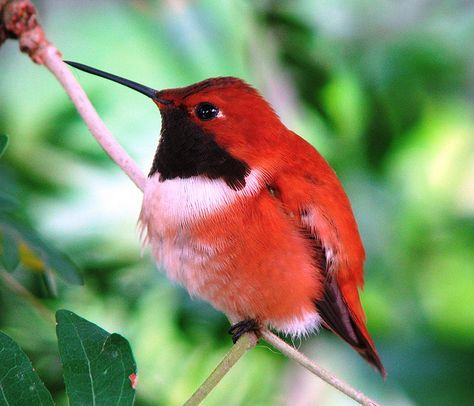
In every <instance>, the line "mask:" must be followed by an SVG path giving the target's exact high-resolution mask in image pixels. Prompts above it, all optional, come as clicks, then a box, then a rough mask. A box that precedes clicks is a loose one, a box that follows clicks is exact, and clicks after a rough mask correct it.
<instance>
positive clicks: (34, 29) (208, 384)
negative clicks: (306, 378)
mask: <svg viewBox="0 0 474 406" xmlns="http://www.w3.org/2000/svg"><path fill="white" fill-rule="evenodd" d="M2 8H3V10H2ZM0 13H1V15H0V17H1V18H2V19H3V22H4V23H5V25H4V26H3V27H2V26H1V24H0V44H1V42H2V41H3V40H4V39H5V38H6V37H9V38H18V39H19V42H20V49H21V50H22V51H23V52H26V53H28V55H29V56H30V57H31V59H32V60H33V61H34V62H35V63H39V64H45V65H46V67H47V68H48V69H49V70H50V71H51V72H52V73H53V75H54V76H55V77H56V78H57V79H58V80H59V82H60V83H61V85H62V86H63V87H64V89H65V91H66V93H67V94H68V95H69V97H70V98H71V100H72V101H73V103H74V104H75V106H76V108H77V110H78V111H79V114H80V115H81V116H82V118H83V119H84V121H85V122H86V125H87V127H88V128H89V130H90V131H91V133H92V135H93V136H94V138H95V139H96V140H97V142H98V143H99V144H100V145H101V146H102V148H103V149H104V150H105V151H106V152H107V154H108V155H109V156H110V157H111V158H112V160H113V161H114V162H115V163H116V164H117V165H118V166H119V167H120V168H121V169H122V170H123V171H124V172H125V173H126V174H127V175H128V177H129V178H130V179H131V180H132V181H133V182H134V183H135V185H136V186H137V187H138V188H139V189H140V190H143V187H144V184H145V179H146V178H145V176H144V175H143V173H142V172H141V171H140V169H139V167H138V166H137V165H136V163H135V162H134V161H133V160H132V159H131V158H130V157H129V155H128V154H127V153H126V152H125V150H124V149H123V148H122V147H121V146H120V145H119V144H118V143H117V141H116V140H115V139H114V137H113V136H112V134H111V133H110V131H109V130H108V129H107V128H106V126H105V124H104V123H103V122H102V120H101V119H100V117H99V115H98V114H97V112H96V111H95V109H94V108H93V106H92V104H91V103H90V101H89V100H88V98H87V96H86V94H85V93H84V91H83V90H82V88H81V87H80V85H79V84H78V83H77V81H76V80H75V78H74V76H73V75H72V74H71V72H70V71H69V69H68V68H67V66H66V65H65V64H64V63H63V62H62V60H61V56H60V55H61V54H60V53H59V51H58V50H57V49H56V48H55V47H54V46H53V45H51V44H50V43H49V42H48V41H47V39H46V37H45V36H44V32H43V30H42V28H41V26H40V25H39V24H38V23H37V20H36V10H35V8H34V6H33V5H32V4H31V2H30V1H29V0H0ZM20 286H21V285H20ZM23 289H24V288H23ZM28 293H29V292H28ZM262 336H263V337H264V338H265V340H266V341H267V342H268V343H270V344H272V345H273V346H274V347H275V348H277V349H279V350H280V351H281V352H282V353H283V354H285V355H286V356H287V357H288V358H291V359H293V360H294V361H296V362H298V363H299V364H301V365H302V366H303V367H304V368H306V369H307V370H308V371H310V372H312V373H313V374H315V375H316V376H318V377H320V378H321V379H322V380H324V381H325V382H327V383H328V384H329V385H331V386H333V387H334V388H336V389H338V390H339V391H341V392H343V393H344V394H346V395H347V396H349V397H351V398H352V399H354V400H355V401H357V402H359V403H360V404H362V405H369V406H376V405H377V403H375V402H374V401H372V400H370V399H368V398H367V397H366V396H365V395H363V394H362V393H360V392H358V391H357V390H355V389H354V388H352V387H351V386H349V385H348V384H346V383H344V382H342V381H341V380H339V379H337V378H336V377H334V376H333V375H331V374H329V373H328V372H327V371H325V370H324V369H322V368H320V367H319V366H317V365H316V364H315V363H314V362H313V361H311V360H310V359H308V358H307V357H305V356H304V355H303V354H301V353H300V352H299V351H297V350H296V349H295V348H293V347H291V346H290V345H288V344H287V343H285V342H284V341H283V340H281V339H280V338H278V337H277V336H276V335H274V334H273V333H271V332H270V331H268V330H264V331H262ZM253 340H254V337H253V334H250V335H249V334H246V335H245V336H244V337H242V338H241V339H240V340H239V341H238V342H237V344H236V345H234V346H233V347H232V349H231V350H230V351H229V353H228V354H227V355H226V356H225V357H224V359H223V361H222V362H221V363H220V364H219V365H218V366H217V367H216V369H215V370H214V371H213V372H212V373H211V375H210V376H209V377H208V379H206V381H205V382H204V383H203V385H201V387H200V388H199V389H198V390H197V391H196V392H195V394H194V395H193V396H192V397H191V398H190V400H189V401H188V403H187V404H188V405H197V404H199V403H200V402H201V401H202V400H203V399H204V398H205V397H206V396H207V394H208V393H209V392H210V391H211V390H212V389H213V388H214V387H215V386H216V385H217V384H218V383H219V381H220V380H221V379H222V377H224V376H225V374H226V373H227V372H228V371H229V370H230V369H231V368H232V366H233V365H235V363H236V362H237V361H238V360H239V359H240V358H241V357H242V356H243V355H244V354H245V353H246V351H247V350H248V349H249V348H252V347H253V346H254V344H252V343H253ZM189 402H193V403H189Z"/></svg>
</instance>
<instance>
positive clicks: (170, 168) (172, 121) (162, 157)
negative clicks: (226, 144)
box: [148, 107, 250, 190]
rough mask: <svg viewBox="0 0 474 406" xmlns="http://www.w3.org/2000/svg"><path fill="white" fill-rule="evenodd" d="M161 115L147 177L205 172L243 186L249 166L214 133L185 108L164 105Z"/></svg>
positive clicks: (200, 173)
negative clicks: (155, 149)
mask: <svg viewBox="0 0 474 406" xmlns="http://www.w3.org/2000/svg"><path fill="white" fill-rule="evenodd" d="M161 118H162V124H161V139H160V143H159V145H158V149H157V151H156V154H155V157H154V159H153V165H152V167H151V170H150V173H149V174H148V176H152V175H153V174H155V173H156V172H159V174H160V180H161V181H165V180H167V179H174V178H190V177H192V176H197V175H204V176H207V177H208V178H209V179H218V178H222V179H223V180H224V181H225V182H226V183H227V185H228V186H229V187H231V188H232V189H234V190H239V189H242V188H243V187H245V177H246V176H247V175H248V174H249V173H250V168H249V166H248V165H247V164H246V163H245V162H244V161H241V160H239V159H237V158H234V157H233V156H232V155H231V154H229V153H228V152H227V151H226V150H225V149H223V148H222V147H220V146H219V145H218V144H217V142H216V141H215V138H214V135H213V134H212V133H209V132H206V131H204V130H203V129H202V128H201V127H200V126H198V125H197V124H195V123H194V122H193V121H192V120H191V118H190V117H189V116H188V113H187V112H186V110H185V109H184V108H180V107H170V108H165V109H164V110H163V111H161Z"/></svg>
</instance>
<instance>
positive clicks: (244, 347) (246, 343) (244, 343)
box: [184, 333, 257, 406]
mask: <svg viewBox="0 0 474 406" xmlns="http://www.w3.org/2000/svg"><path fill="white" fill-rule="evenodd" d="M256 344H257V337H256V336H255V334H253V333H250V334H245V335H243V336H242V337H240V339H239V341H237V343H236V344H235V345H233V346H232V348H231V349H230V351H229V352H228V353H227V354H226V355H225V357H224V358H223V359H222V361H221V362H220V363H219V365H217V367H216V368H215V369H214V371H212V372H211V374H210V375H209V376H208V377H207V378H206V380H205V381H204V383H203V384H202V385H201V386H200V387H199V388H198V389H197V390H196V392H194V393H193V395H192V396H191V397H190V398H189V399H188V400H187V401H186V402H185V403H184V406H196V405H199V404H200V403H201V402H202V401H203V400H204V399H205V398H206V396H207V395H209V393H210V392H211V391H212V390H213V389H214V388H215V387H216V386H217V384H218V383H219V382H220V381H221V379H222V378H223V377H224V376H225V375H226V374H227V372H229V371H230V370H231V368H232V367H233V366H234V365H235V364H236V363H237V361H238V360H239V359H240V358H242V356H243V355H244V354H245V353H246V352H247V351H248V350H250V349H251V348H253V347H255V345H256Z"/></svg>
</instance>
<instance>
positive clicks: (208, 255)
mask: <svg viewBox="0 0 474 406" xmlns="http://www.w3.org/2000/svg"><path fill="white" fill-rule="evenodd" d="M149 181H150V180H149ZM185 181H187V180H183V179H180V180H177V181H176V182H178V184H174V185H170V184H168V185H166V183H167V182H170V181H165V182H159V183H158V182H157V181H156V180H155V181H154V182H153V183H151V182H150V185H148V186H153V187H147V188H145V193H144V202H143V207H142V213H141V222H142V224H143V225H144V227H146V230H147V238H148V241H149V243H150V245H151V247H152V251H153V255H154V256H155V258H156V260H157V262H158V263H159V264H160V265H161V266H162V267H163V268H164V270H165V271H166V272H167V274H168V276H169V278H170V279H172V280H174V281H176V282H178V283H180V284H182V285H184V286H185V287H186V289H187V290H188V291H189V293H190V294H191V295H194V296H198V297H201V298H203V299H205V300H207V301H209V302H210V303H211V304H212V305H213V306H214V307H216V308H217V309H219V310H221V311H223V312H224V313H226V314H227V315H228V316H230V317H233V318H235V319H244V318H256V319H259V320H261V321H262V322H264V323H266V324H271V325H273V326H274V327H276V328H277V329H279V330H282V331H285V332H287V333H290V334H302V333H303V334H304V333H305V332H308V331H309V330H312V329H314V328H315V327H317V326H318V322H319V316H318V314H317V313H316V309H315V306H314V300H315V299H316V298H317V297H318V295H319V294H320V293H321V292H320V290H321V287H320V281H319V280H318V278H317V274H316V273H315V269H314V267H313V266H312V264H311V262H312V260H311V255H310V254H308V253H307V252H306V251H305V247H304V246H303V245H302V244H301V241H300V239H299V238H300V237H299V235H298V233H297V232H296V231H294V230H293V229H291V227H290V226H289V225H288V224H287V223H281V225H280V223H279V221H278V220H279V216H280V213H279V212H278V211H276V210H275V209H274V206H272V204H273V203H272V202H271V201H270V200H268V199H267V198H266V197H265V196H264V197H262V196H260V195H257V194H256V193H249V192H247V194H246V195H245V191H244V195H241V196H239V198H235V196H233V195H232V194H231V195H225V194H224V193H227V192H228V191H230V189H229V188H228V187H227V185H225V188H221V187H222V185H220V184H219V183H216V184H214V185H212V183H211V185H209V184H208V183H207V182H217V181H211V180H205V182H204V183H205V184H204V188H207V190H206V193H202V189H201V190H200V191H199V192H196V191H194V187H202V186H203V185H202V183H200V184H199V183H195V184H194V185H192V184H190V182H185ZM201 181H202V180H200V182H201ZM171 182H175V180H172V181H171ZM179 182H181V184H179ZM183 186H186V189H187V190H186V192H185V193H184V191H183V190H182V187H183ZM170 189H173V190H170ZM177 190H178V192H180V193H181V196H180V198H178V196H177V194H176V191H177ZM193 191H194V193H193ZM172 192H173V193H172ZM230 193H238V192H235V191H230ZM178 194H179V193H178ZM242 196H243V197H244V198H242ZM277 236H281V238H278V237H277Z"/></svg>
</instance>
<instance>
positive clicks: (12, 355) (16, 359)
mask: <svg viewBox="0 0 474 406" xmlns="http://www.w3.org/2000/svg"><path fill="white" fill-rule="evenodd" d="M0 405H5V406H24V405H35V406H52V405H54V402H53V399H52V398H51V394H50V393H49V392H48V390H47V389H46V387H45V386H44V384H43V382H42V381H41V380H40V378H39V377H38V374H37V373H36V372H35V370H34V369H33V366H32V365H31V362H30V360H29V359H28V357H27V356H26V354H25V353H24V352H23V351H22V350H21V348H20V347H19V346H18V344H16V343H15V342H14V341H13V340H12V339H11V338H10V337H8V336H7V335H6V334H4V333H2V332H0Z"/></svg>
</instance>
